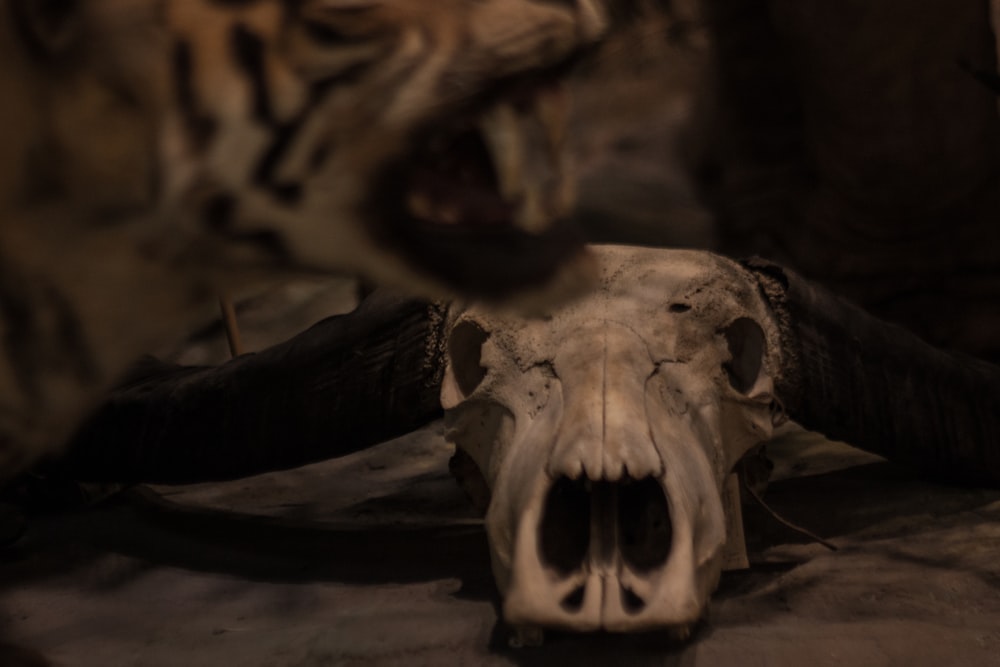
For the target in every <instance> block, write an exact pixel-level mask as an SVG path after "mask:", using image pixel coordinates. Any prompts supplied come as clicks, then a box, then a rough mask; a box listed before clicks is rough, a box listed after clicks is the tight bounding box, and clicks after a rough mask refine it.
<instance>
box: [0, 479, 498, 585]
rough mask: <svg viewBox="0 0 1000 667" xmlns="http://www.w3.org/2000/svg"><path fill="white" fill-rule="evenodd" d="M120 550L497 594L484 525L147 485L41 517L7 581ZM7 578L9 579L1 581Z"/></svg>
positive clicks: (291, 575)
mask: <svg viewBox="0 0 1000 667" xmlns="http://www.w3.org/2000/svg"><path fill="white" fill-rule="evenodd" d="M107 552H112V553H117V554H121V555H125V556H129V557H132V558H135V559H138V560H139V561H143V562H145V563H148V564H149V565H150V566H151V567H152V566H154V565H155V566H162V565H167V566H171V567H179V568H184V569H188V570H195V571H201V572H216V573H225V574H229V575H233V576H238V577H242V578H245V579H250V580H262V581H269V582H305V581H336V582H340V583H352V584H382V583H406V582H417V581H430V580H434V579H440V578H445V577H457V578H459V579H462V580H463V582H464V581H468V582H469V585H466V586H464V587H463V595H466V596H469V597H480V596H483V595H484V593H485V594H486V596H488V594H489V593H488V592H487V590H486V589H487V587H486V586H484V585H483V582H484V581H488V582H490V587H492V580H491V578H490V574H489V552H488V550H487V546H486V536H485V534H484V533H483V530H482V528H481V527H480V526H475V525H472V526H448V525H441V526H436V525H433V524H431V525H425V526H412V525H408V526H390V527H383V526H378V527H359V526H348V527H338V526H334V525H322V524H317V523H312V524H310V523H309V522H302V521H294V520H289V519H285V518H270V517H262V516H252V515H245V514H240V513H237V512H226V511H219V510H210V509H204V508H198V507H187V506H184V505H181V504H177V503H172V502H169V501H166V500H164V499H163V498H160V497H158V496H156V495H155V494H154V493H153V492H151V491H149V490H148V489H143V488H141V487H140V488H137V489H134V490H132V491H129V492H126V493H123V494H122V495H120V496H118V497H117V498H115V499H113V500H110V501H108V502H106V503H105V504H103V505H102V506H100V507H96V508H93V509H90V510H82V511H78V512H72V513H66V514H56V515H49V516H37V517H34V519H33V520H32V522H31V525H30V529H29V532H28V535H27V536H26V537H25V539H23V540H22V541H21V543H19V544H18V545H17V546H16V547H13V548H11V549H8V550H6V552H5V558H4V560H5V561H6V562H7V564H8V565H10V567H9V568H5V571H3V572H2V573H0V581H3V580H7V581H10V579H11V578H13V579H14V580H15V581H17V582H18V583H22V584H23V583H24V582H25V581H26V580H44V579H45V578H46V577H49V576H52V575H54V574H69V573H71V572H72V571H73V570H74V569H75V568H76V567H78V566H80V565H82V564H84V563H85V562H86V561H87V560H88V559H90V558H93V557H96V556H99V555H101V554H103V553H107ZM0 585H2V584H0Z"/></svg>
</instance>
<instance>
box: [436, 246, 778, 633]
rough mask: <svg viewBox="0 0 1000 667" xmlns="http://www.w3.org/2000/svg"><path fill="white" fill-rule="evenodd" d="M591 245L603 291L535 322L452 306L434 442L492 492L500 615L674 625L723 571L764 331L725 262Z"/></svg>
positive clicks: (762, 410)
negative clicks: (734, 478)
mask: <svg viewBox="0 0 1000 667" xmlns="http://www.w3.org/2000/svg"><path fill="white" fill-rule="evenodd" d="M595 253H596V255H597V257H598V261H599V265H600V276H601V278H600V284H599V287H598V289H597V290H595V291H594V292H593V293H592V294H590V295H589V296H587V297H585V298H583V299H581V300H579V301H577V302H575V303H573V304H571V305H569V306H566V307H564V308H563V309H561V310H559V311H557V312H555V313H552V314H550V315H548V316H545V317H537V318H532V317H523V316H520V315H515V314H507V313H497V312H495V311H489V310H485V309H482V308H479V307H476V306H468V307H465V308H462V307H453V308H452V311H451V313H450V318H451V319H450V323H449V327H450V333H449V336H450V338H449V343H448V350H447V352H448V361H447V369H446V371H445V378H444V382H443V385H442V394H441V397H442V404H443V406H444V408H445V410H446V417H445V419H446V437H448V439H449V440H451V441H452V442H454V443H455V445H456V449H457V453H456V457H457V458H460V459H462V460H471V461H472V462H474V464H475V466H464V467H462V470H463V471H464V472H463V474H462V475H460V482H461V483H462V484H463V485H464V486H466V487H470V491H473V489H474V491H473V492H474V493H478V494H479V495H482V488H483V487H484V486H485V487H486V488H488V489H489V491H490V500H489V507H488V510H487V513H486V527H487V533H488V536H489V541H490V552H491V558H492V563H493V571H494V575H495V576H496V579H497V583H498V586H499V588H500V591H501V594H502V595H503V597H504V604H503V612H504V616H505V619H506V620H507V621H508V622H509V623H511V624H512V625H514V626H516V627H522V628H537V627H557V628H565V629H570V630H576V631H593V630H607V631H615V632H631V631H641V630H651V629H664V630H670V631H673V632H678V631H683V630H685V629H686V628H688V627H689V626H690V625H691V624H692V623H694V622H696V621H697V620H698V619H699V618H700V617H701V616H702V614H703V613H704V609H705V605H706V603H707V600H708V597H709V595H710V594H711V593H712V591H713V590H714V588H715V586H716V585H717V582H718V577H719V573H720V570H721V567H722V559H723V548H724V546H725V544H726V522H725V513H724V509H723V502H722V489H723V485H724V484H725V482H726V478H727V475H728V474H729V473H730V471H731V469H732V467H733V465H734V464H735V463H736V462H737V461H738V460H739V459H740V458H741V457H742V456H743V454H744V453H746V452H747V451H748V450H749V449H750V448H752V447H753V446H755V445H757V444H758V443H760V442H762V441H764V440H767V439H768V438H769V437H770V436H771V433H772V428H773V420H774V417H773V414H774V408H775V400H774V396H773V386H774V378H775V375H776V373H777V372H778V369H779V368H780V362H781V359H780V358H779V355H780V351H779V349H778V344H777V338H776V336H777V333H776V332H777V328H776V324H775V322H774V321H773V320H772V318H771V315H770V314H769V311H768V310H767V308H766V307H765V305H764V303H763V301H762V299H761V298H760V296H759V294H758V293H757V291H756V290H755V289H753V287H752V286H753V285H754V282H753V280H751V279H749V278H750V276H749V274H748V273H747V271H746V270H745V269H743V268H742V267H740V266H739V265H738V264H736V263H734V262H731V261H729V260H726V259H723V258H721V257H718V256H715V255H711V254H707V253H696V252H689V251H664V250H651V249H643V248H632V247H621V246H620V247H615V246H599V247H596V248H595ZM458 467H459V466H453V468H456V469H457V468H458ZM470 467H473V468H474V469H475V470H478V472H479V474H480V475H481V477H480V478H477V479H470V474H469V470H468V469H469V468H470ZM484 482H485V484H484Z"/></svg>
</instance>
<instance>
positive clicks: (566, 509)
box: [538, 477, 673, 615]
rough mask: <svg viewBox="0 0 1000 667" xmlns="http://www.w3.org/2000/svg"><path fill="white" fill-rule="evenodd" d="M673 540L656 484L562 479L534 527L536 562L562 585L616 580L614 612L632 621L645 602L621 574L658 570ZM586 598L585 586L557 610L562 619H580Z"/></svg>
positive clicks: (647, 480) (650, 481)
mask: <svg viewBox="0 0 1000 667" xmlns="http://www.w3.org/2000/svg"><path fill="white" fill-rule="evenodd" d="M672 540H673V530H672V524H671V521H670V507H669V505H668V503H667V497H666V494H665V493H664V492H663V488H662V486H661V485H660V483H659V482H658V481H657V480H655V479H653V478H651V477H647V478H645V479H642V480H633V479H631V478H629V477H626V478H623V479H621V480H619V481H616V482H609V481H605V480H602V481H597V482H592V481H591V480H587V479H577V480H572V479H569V478H568V477H561V478H559V479H557V480H555V481H554V482H553V484H552V486H551V488H550V489H549V491H548V493H547V494H546V496H545V504H544V506H543V508H542V513H541V522H540V523H539V525H538V560H539V562H540V564H541V566H542V567H543V568H545V569H547V570H549V571H551V572H552V573H554V574H555V575H556V576H561V577H563V578H564V579H566V580H579V579H581V578H582V577H581V575H583V574H586V573H587V572H597V573H600V574H601V576H602V577H603V578H607V577H608V576H611V577H615V578H617V580H618V584H619V590H618V591H617V594H618V595H619V597H620V600H619V605H618V606H619V607H620V608H621V610H622V611H623V612H624V613H625V614H629V615H631V614H636V613H639V612H641V611H642V609H643V608H645V606H646V604H647V600H646V599H644V598H643V595H642V591H641V590H635V587H630V586H629V585H627V584H626V582H627V581H628V577H627V576H626V577H624V578H623V577H621V576H620V574H621V573H622V572H623V571H628V572H637V573H645V572H648V571H650V570H651V569H654V568H656V567H662V566H663V564H664V563H666V561H667V558H668V556H669V555H670V547H671V543H672ZM605 593H606V591H603V590H602V591H599V592H598V591H594V592H591V594H601V595H603V594H605ZM587 594H588V591H587V586H586V580H584V581H582V582H581V583H580V584H579V585H577V586H576V587H575V588H573V589H572V590H570V591H569V592H567V593H566V595H565V596H563V598H562V599H561V600H559V605H560V607H561V608H562V609H563V610H564V611H566V612H567V613H570V614H575V613H579V612H580V611H581V610H582V609H583V608H584V603H585V601H586V597H587Z"/></svg>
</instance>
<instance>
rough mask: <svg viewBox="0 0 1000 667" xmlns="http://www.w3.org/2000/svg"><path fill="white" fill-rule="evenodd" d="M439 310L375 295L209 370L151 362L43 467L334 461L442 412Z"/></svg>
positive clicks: (119, 473) (124, 475)
mask: <svg viewBox="0 0 1000 667" xmlns="http://www.w3.org/2000/svg"><path fill="white" fill-rule="evenodd" d="M443 315H444V314H443V309H442V308H441V307H439V306H435V305H429V304H427V303H424V302H420V301H416V300H411V299H401V298H396V297H393V296H390V295H387V294H385V293H381V292H377V293H375V294H374V295H372V296H370V297H369V298H368V299H366V300H365V301H364V303H362V305H361V306H360V307H359V308H358V309H357V310H355V311H354V312H351V313H349V314H346V315H340V316H336V317H331V318H328V319H326V320H323V321H322V322H319V323H318V324H316V325H315V326H313V327H312V328H310V329H308V330H307V331H305V332H303V333H301V334H299V335H298V336H296V337H294V338H292V339H291V340H289V341H287V342H285V343H283V344H281V345H276V346H274V347H271V348H268V349H267V350H265V351H263V352H260V353H256V354H246V355H243V356H240V357H237V358H236V359H233V360H231V361H229V362H227V363H225V364H222V365H221V366H217V367H195V368H191V367H181V366H174V365H170V364H164V363H161V362H158V361H155V360H150V361H149V362H147V363H145V364H144V367H143V368H137V369H136V372H135V373H133V376H135V375H137V374H141V375H142V377H141V378H139V379H135V378H134V379H132V380H131V381H128V382H127V383H126V384H125V385H123V386H122V387H120V388H119V389H117V390H116V391H114V392H113V393H112V395H111V396H110V398H109V400H108V401H107V402H106V403H105V404H104V405H103V406H102V407H101V409H100V410H99V411H98V412H97V413H96V414H95V415H93V416H92V417H91V418H90V419H89V420H88V421H87V422H86V423H85V424H84V426H83V427H82V428H81V429H80V430H79V431H78V433H77V435H76V436H75V438H74V439H73V441H72V443H71V445H70V447H69V450H68V452H67V454H66V455H65V457H63V458H62V459H60V460H59V461H58V462H56V463H55V464H54V466H53V472H57V473H58V474H59V475H60V476H69V477H72V478H73V479H77V480H81V481H114V482H126V483H127V482H150V483H193V482H204V481H212V480H222V479H233V478H237V477H243V476H247V475H253V474H257V473H261V472H267V471H271V470H279V469H285V468H292V467H296V466H300V465H304V464H307V463H311V462H314V461H319V460H322V459H327V458H332V457H335V456H342V455H344V454H348V453H350V452H353V451H357V450H359V449H363V448H364V447H368V446H371V445H374V444H377V443H379V442H383V441H385V440H389V439H391V438H393V437H396V436H399V435H402V434H404V433H407V432H409V431H411V430H413V429H415V428H418V427H420V426H423V425H424V424H426V423H427V422H429V421H431V420H433V419H435V418H437V417H438V416H439V415H440V414H441V406H440V399H439V392H440V386H441V373H442V371H443V369H444V361H443V348H442V345H443V343H442V341H441V337H442V334H441V329H442V327H443V325H444V316H443Z"/></svg>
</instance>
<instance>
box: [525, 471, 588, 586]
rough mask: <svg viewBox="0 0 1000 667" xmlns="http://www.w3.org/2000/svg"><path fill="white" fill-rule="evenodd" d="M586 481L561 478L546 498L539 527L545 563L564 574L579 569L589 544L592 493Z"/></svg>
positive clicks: (541, 550)
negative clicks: (589, 491)
mask: <svg viewBox="0 0 1000 667" xmlns="http://www.w3.org/2000/svg"><path fill="white" fill-rule="evenodd" d="M586 484H587V483H586V481H585V480H583V479H580V480H572V479H570V478H568V477H560V478H559V479H557V480H556V481H555V483H554V484H553V485H552V487H551V488H550V489H549V492H548V495H547V496H546V497H545V507H544V509H543V511H542V520H541V523H540V524H539V527H538V530H539V540H538V543H539V549H540V554H539V555H540V556H541V560H542V562H543V563H544V564H545V565H546V566H548V567H550V568H552V569H553V570H555V571H557V572H558V573H560V574H562V575H564V576H565V575H568V574H570V573H572V572H575V571H577V570H579V569H580V568H581V567H582V566H583V563H584V560H585V559H586V557H587V549H588V547H589V545H590V494H589V493H588V492H587V488H586Z"/></svg>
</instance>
